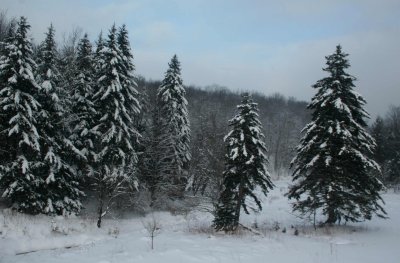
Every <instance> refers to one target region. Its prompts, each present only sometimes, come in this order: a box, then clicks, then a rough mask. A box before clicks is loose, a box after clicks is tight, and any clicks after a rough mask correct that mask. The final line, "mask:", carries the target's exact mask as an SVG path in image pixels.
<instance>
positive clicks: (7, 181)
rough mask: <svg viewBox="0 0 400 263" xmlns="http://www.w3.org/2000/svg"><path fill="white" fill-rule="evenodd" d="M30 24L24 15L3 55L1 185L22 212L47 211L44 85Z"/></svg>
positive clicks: (0, 73)
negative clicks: (40, 96)
mask: <svg viewBox="0 0 400 263" xmlns="http://www.w3.org/2000/svg"><path fill="white" fill-rule="evenodd" d="M29 28H30V25H29V24H28V23H27V21H26V18H25V17H21V18H20V20H19V22H18V24H17V30H16V32H15V35H14V36H13V37H9V38H8V39H7V41H6V44H5V47H4V50H3V52H2V56H1V58H0V116H1V121H2V125H4V127H3V129H2V130H1V132H0V137H1V138H0V141H1V142H2V145H1V146H2V149H1V151H2V157H3V158H5V159H2V161H1V167H0V168H1V169H0V188H1V189H4V192H3V194H2V196H3V197H6V198H8V199H9V200H10V201H11V202H12V203H13V205H14V206H15V207H16V208H17V209H18V210H19V211H22V212H27V213H33V214H37V213H40V212H42V211H44V208H45V207H46V204H47V200H45V199H43V196H42V191H43V185H44V183H45V182H44V179H43V178H42V177H41V176H40V175H39V174H38V173H37V169H38V168H39V166H40V156H39V155H40V153H39V152H40V149H41V147H40V143H39V137H40V136H39V132H38V129H37V126H36V125H37V121H36V117H37V115H38V111H39V110H40V104H39V103H38V102H37V101H36V99H35V96H36V94H37V93H38V90H39V89H40V87H39V85H38V84H37V83H36V81H35V78H34V72H35V70H36V63H35V62H34V61H33V59H32V46H31V43H30V41H29V38H28V30H29Z"/></svg>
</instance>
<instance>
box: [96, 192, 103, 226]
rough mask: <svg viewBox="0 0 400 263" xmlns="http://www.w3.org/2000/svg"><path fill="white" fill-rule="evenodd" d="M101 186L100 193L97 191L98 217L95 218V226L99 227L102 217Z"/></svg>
mask: <svg viewBox="0 0 400 263" xmlns="http://www.w3.org/2000/svg"><path fill="white" fill-rule="evenodd" d="M103 205H104V201H103V187H101V188H100V193H99V207H98V216H99V217H98V219H97V227H98V228H100V227H101V219H102V217H103Z"/></svg>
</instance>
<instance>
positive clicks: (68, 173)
mask: <svg viewBox="0 0 400 263" xmlns="http://www.w3.org/2000/svg"><path fill="white" fill-rule="evenodd" d="M57 57H58V54H57V49H56V43H55V40H54V28H53V26H52V25H51V26H50V28H49V31H48V32H47V33H46V39H45V40H44V42H43V43H42V44H41V46H40V51H39V65H38V71H37V82H38V83H39V84H40V86H41V89H40V91H39V93H38V101H39V103H40V104H41V106H42V108H41V110H40V112H39V116H38V124H39V125H38V130H39V133H40V137H41V138H40V143H41V158H42V160H41V161H42V164H41V167H40V168H39V174H40V176H43V179H44V180H45V182H46V184H45V185H43V187H44V189H43V191H42V198H44V199H45V200H46V207H45V208H44V210H43V212H44V213H48V214H59V215H64V214H68V213H76V212H79V211H80V209H81V206H82V205H81V203H80V197H81V196H82V195H83V193H82V192H81V191H80V190H79V189H78V186H79V184H78V178H76V169H75V168H74V167H73V166H72V165H71V162H70V161H71V159H70V156H71V155H72V154H73V153H75V154H78V156H79V157H80V158H82V156H81V155H82V154H81V153H80V152H79V151H78V150H77V149H76V148H75V147H74V145H73V144H72V143H71V141H69V140H67V139H66V131H65V129H64V128H65V127H64V108H63V106H62V104H61V101H60V93H61V88H60V85H61V83H62V78H61V73H60V72H59V70H58V67H57Z"/></svg>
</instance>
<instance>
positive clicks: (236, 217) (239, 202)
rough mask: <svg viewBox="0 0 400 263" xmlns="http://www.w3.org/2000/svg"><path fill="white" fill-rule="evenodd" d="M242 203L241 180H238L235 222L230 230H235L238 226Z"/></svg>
mask: <svg viewBox="0 0 400 263" xmlns="http://www.w3.org/2000/svg"><path fill="white" fill-rule="evenodd" d="M242 202H243V179H241V180H240V185H239V193H238V198H237V203H236V211H235V222H234V225H233V226H232V230H236V228H237V227H238V226H239V217H240V208H241V206H242Z"/></svg>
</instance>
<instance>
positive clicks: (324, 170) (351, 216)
mask: <svg viewBox="0 0 400 263" xmlns="http://www.w3.org/2000/svg"><path fill="white" fill-rule="evenodd" d="M347 56H348V54H345V53H343V52H342V48H341V46H340V45H338V46H337V47H336V52H335V53H334V54H332V55H330V56H327V57H326V60H327V62H326V64H327V67H326V68H325V69H324V71H326V72H328V73H329V76H328V77H325V78H323V79H321V80H319V81H318V82H317V83H316V84H315V85H314V86H313V88H315V89H316V90H317V94H316V95H315V96H314V97H313V99H312V101H311V103H310V104H309V106H308V108H309V109H311V110H312V111H313V113H312V121H311V122H310V123H309V124H308V125H307V126H306V127H305V128H304V129H303V132H304V133H305V134H304V136H303V138H302V139H301V142H300V145H299V146H298V147H297V155H296V157H295V158H294V159H293V161H292V163H291V166H292V169H293V182H294V184H293V185H292V186H291V187H290V189H289V192H288V197H289V199H295V200H296V202H294V203H293V210H294V211H298V212H300V213H301V214H303V215H307V214H308V215H310V214H314V213H319V212H322V214H323V215H325V216H327V219H326V221H325V223H327V224H334V223H336V222H340V221H341V220H342V219H343V220H345V221H353V222H354V221H360V220H362V219H371V216H372V214H376V215H377V216H379V217H385V214H386V212H385V210H384V209H383V207H382V205H381V204H380V203H381V202H382V203H383V200H382V198H381V196H380V195H379V191H380V190H382V188H383V185H382V183H381V182H380V181H379V179H378V178H377V177H376V172H373V171H374V170H375V171H379V170H380V167H379V165H378V164H377V163H376V162H375V161H373V160H372V159H371V158H370V157H369V155H371V154H372V151H373V150H374V148H375V141H374V139H373V138H372V137H371V136H370V135H369V134H368V133H367V131H366V130H365V127H366V123H365V121H364V118H368V113H367V112H366V111H365V110H364V109H363V106H364V104H365V100H364V99H363V97H362V96H361V95H360V94H358V93H356V92H355V91H353V88H354V84H353V81H354V80H355V78H354V77H353V76H351V75H349V74H348V73H346V72H345V70H346V69H347V68H349V67H350V64H349V62H348V60H347Z"/></svg>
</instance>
